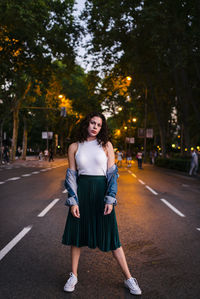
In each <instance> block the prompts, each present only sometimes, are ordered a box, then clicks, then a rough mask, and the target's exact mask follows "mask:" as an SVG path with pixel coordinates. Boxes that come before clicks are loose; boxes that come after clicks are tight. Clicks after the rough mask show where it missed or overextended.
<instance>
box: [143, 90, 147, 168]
mask: <svg viewBox="0 0 200 299" xmlns="http://www.w3.org/2000/svg"><path fill="white" fill-rule="evenodd" d="M146 129H147V88H146V87H145V102H144V163H146V151H147V136H146Z"/></svg>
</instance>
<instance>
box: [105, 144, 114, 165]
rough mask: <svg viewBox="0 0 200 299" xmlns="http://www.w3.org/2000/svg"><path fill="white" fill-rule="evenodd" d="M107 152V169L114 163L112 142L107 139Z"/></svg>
mask: <svg viewBox="0 0 200 299" xmlns="http://www.w3.org/2000/svg"><path fill="white" fill-rule="evenodd" d="M106 149H107V154H108V169H109V168H110V167H112V166H113V165H114V164H115V154H114V150H113V146H112V143H111V142H110V141H108V143H107V144H106Z"/></svg>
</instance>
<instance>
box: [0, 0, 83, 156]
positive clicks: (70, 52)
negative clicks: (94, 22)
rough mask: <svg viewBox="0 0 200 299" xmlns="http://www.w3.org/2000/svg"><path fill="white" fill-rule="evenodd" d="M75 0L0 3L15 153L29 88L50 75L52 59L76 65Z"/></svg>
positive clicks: (0, 77) (1, 57) (3, 79)
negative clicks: (23, 106) (20, 120)
mask: <svg viewBox="0 0 200 299" xmlns="http://www.w3.org/2000/svg"><path fill="white" fill-rule="evenodd" d="M73 5H74V1H73V0H68V1H61V0H57V1H54V0H50V1H47V0H41V1H36V2H35V1H25V2H23V1H20V0H18V1H16V0H9V1H8V0H6V1H3V2H1V4H0V11H1V14H0V29H1V33H0V41H1V44H0V63H1V66H2V68H1V74H0V83H1V84H2V86H3V91H5V90H7V91H8V90H9V93H10V96H11V97H12V109H13V138H12V139H13V144H12V155H13V158H14V156H15V151H16V141H17V131H18V114H19V109H20V107H21V104H22V102H23V101H24V99H25V97H26V95H27V92H28V91H29V89H30V87H31V86H32V85H34V84H35V82H36V81H37V80H41V81H45V79H46V78H47V77H48V76H49V74H51V71H52V70H51V67H52V61H53V60H55V59H61V60H62V61H63V62H64V63H65V64H67V66H68V71H69V72H70V70H71V69H72V66H73V65H74V57H75V53H74V46H75V44H76V42H77V38H78V35H79V31H78V29H80V28H78V25H77V24H76V22H75V20H74V18H73V15H72V12H73Z"/></svg>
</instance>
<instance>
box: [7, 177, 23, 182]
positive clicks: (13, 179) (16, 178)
mask: <svg viewBox="0 0 200 299" xmlns="http://www.w3.org/2000/svg"><path fill="white" fill-rule="evenodd" d="M19 179H20V177H19V176H16V177H14V178H10V179H7V180H6V181H16V180H19Z"/></svg>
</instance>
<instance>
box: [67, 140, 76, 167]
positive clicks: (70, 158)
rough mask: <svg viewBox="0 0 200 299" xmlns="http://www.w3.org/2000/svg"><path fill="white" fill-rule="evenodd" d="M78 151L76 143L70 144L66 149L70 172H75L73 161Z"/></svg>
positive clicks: (74, 162)
mask: <svg viewBox="0 0 200 299" xmlns="http://www.w3.org/2000/svg"><path fill="white" fill-rule="evenodd" d="M77 149H78V144H77V143H72V144H70V146H69V149H68V162H69V168H70V169H72V170H76V161H75V154H76V152H77Z"/></svg>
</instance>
